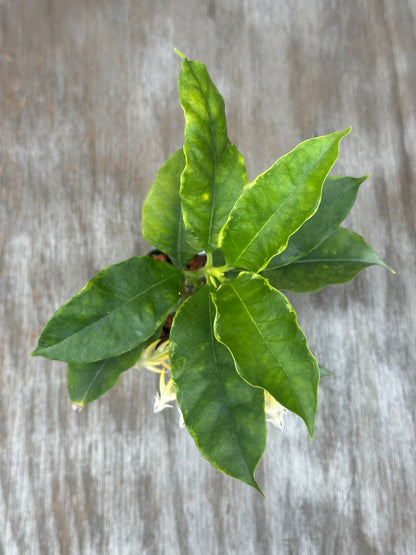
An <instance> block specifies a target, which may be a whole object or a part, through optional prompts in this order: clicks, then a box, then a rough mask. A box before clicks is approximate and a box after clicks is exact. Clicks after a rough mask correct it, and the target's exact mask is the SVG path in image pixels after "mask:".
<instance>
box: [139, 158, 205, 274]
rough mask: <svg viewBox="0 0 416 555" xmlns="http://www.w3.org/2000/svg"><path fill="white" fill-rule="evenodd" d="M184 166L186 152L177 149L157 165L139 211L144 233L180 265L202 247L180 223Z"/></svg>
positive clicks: (181, 266) (183, 266) (181, 222)
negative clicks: (154, 175) (180, 190)
mask: <svg viewBox="0 0 416 555" xmlns="http://www.w3.org/2000/svg"><path fill="white" fill-rule="evenodd" d="M184 167H185V155H184V153H183V150H182V149H180V150H178V151H176V152H175V153H174V154H172V156H171V157H170V158H169V159H168V160H167V161H166V162H165V163H164V164H163V166H162V167H161V168H160V170H159V172H158V174H157V175H156V179H155V181H154V182H153V185H152V187H151V189H150V191H149V194H148V195H147V197H146V200H145V202H144V205H143V212H142V225H143V237H144V238H145V239H146V241H148V242H149V243H151V244H152V245H154V246H155V247H157V248H158V249H160V250H161V251H162V252H164V253H165V254H167V255H168V256H169V257H170V258H171V260H172V262H173V263H174V264H175V266H177V267H178V268H181V269H185V268H186V264H187V262H188V261H189V260H190V259H191V258H192V257H193V256H194V255H195V254H197V253H198V252H200V251H201V250H202V246H201V245H199V244H198V241H197V239H196V238H195V237H194V236H193V235H191V234H190V233H189V232H188V231H187V230H186V229H185V225H184V223H183V218H182V209H181V199H180V196H179V187H180V183H181V174H182V171H183V169H184Z"/></svg>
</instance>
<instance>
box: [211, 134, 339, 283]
mask: <svg viewBox="0 0 416 555" xmlns="http://www.w3.org/2000/svg"><path fill="white" fill-rule="evenodd" d="M349 131H350V130H349V129H347V130H345V131H340V132H338V133H332V134H331V135H325V136H323V137H316V138H314V139H309V140H308V141H305V142H303V143H300V144H299V145H298V146H297V147H296V148H294V149H293V150H292V151H291V152H289V153H288V154H286V155H285V156H283V157H282V158H280V159H279V160H277V162H276V163H275V164H274V165H273V166H272V167H271V168H270V169H268V170H267V171H266V172H264V173H263V174H261V175H259V176H258V177H257V178H256V179H255V180H254V182H253V183H252V184H250V186H249V187H247V188H246V189H245V190H244V192H243V194H242V195H241V196H240V198H239V199H238V201H237V202H236V204H235V206H234V208H233V210H232V211H231V213H230V217H229V219H228V221H227V223H226V224H225V226H224V228H223V229H222V230H221V234H220V247H221V249H222V250H223V252H224V255H225V259H226V261H227V264H228V266H229V267H230V268H244V269H246V270H252V271H253V272H258V271H260V270H262V269H263V268H265V267H266V266H267V264H268V263H269V261H270V259H271V258H272V257H273V256H275V255H277V254H279V253H280V252H281V251H283V250H284V249H285V247H286V245H287V242H288V240H289V237H290V236H291V235H292V234H293V233H294V232H295V231H296V230H297V229H298V228H299V227H300V226H301V225H302V224H303V223H304V222H305V221H306V220H307V219H308V218H310V217H311V216H312V215H313V214H314V212H315V211H316V210H317V208H318V206H319V203H320V200H321V193H322V185H323V182H324V180H325V178H326V176H327V174H328V172H329V170H330V169H331V167H332V166H333V164H334V163H335V160H336V159H337V157H338V151H339V142H340V140H341V139H342V137H344V136H345V135H346V134H347V133H349Z"/></svg>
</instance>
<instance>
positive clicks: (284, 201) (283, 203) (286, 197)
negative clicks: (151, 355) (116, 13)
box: [235, 147, 329, 264]
mask: <svg viewBox="0 0 416 555" xmlns="http://www.w3.org/2000/svg"><path fill="white" fill-rule="evenodd" d="M295 148H296V147H295ZM328 150H329V149H327V151H326V152H328ZM286 156H287V154H286ZM286 156H284V157H283V159H284V158H285V157H286ZM318 165H319V162H315V163H314V164H312V167H310V169H309V171H308V173H306V172H304V173H303V174H302V176H301V178H299V179H298V181H299V180H300V179H303V178H304V177H305V176H307V175H309V174H311V173H312V172H313V170H314V169H315V168H316V167H317V166H318ZM289 170H290V168H289ZM265 173H266V172H265ZM328 173H329V170H328V171H327V172H326V175H328ZM261 175H264V174H261ZM326 175H325V176H324V178H323V180H322V185H323V183H324V181H325V178H326ZM258 177H260V176H258ZM257 179H258V178H257ZM255 182H256V180H255V181H254V182H253V186H254V185H255ZM299 187H300V185H298V186H295V187H294V188H293V189H292V190H291V191H289V193H288V194H287V195H286V196H285V197H284V198H283V201H282V202H281V203H280V205H279V207H278V208H277V210H276V211H275V212H273V214H272V215H271V216H270V217H269V218H268V219H267V220H266V221H265V222H264V224H263V225H262V226H261V228H260V229H259V231H258V232H257V233H256V234H255V235H254V237H252V238H251V240H250V241H249V242H248V244H247V245H246V246H245V247H244V249H243V250H242V251H241V253H240V254H239V256H238V258H237V260H236V261H235V264H236V263H237V262H238V261H239V260H240V259H241V257H242V255H243V254H244V253H245V252H246V251H247V249H248V248H249V247H250V246H251V245H252V243H253V241H255V239H256V238H257V237H258V235H260V233H261V232H262V231H263V229H264V227H265V226H266V225H267V224H268V223H269V222H270V220H271V219H272V218H274V217H275V216H276V215H277V214H278V213H279V212H280V210H281V209H282V208H283V207H284V205H285V204H286V201H287V200H288V199H289V198H290V197H291V196H292V195H293V194H295V192H296V191H297V190H298V188H299ZM321 197H322V187H321V194H320V196H319V199H320V198H321ZM319 199H318V200H319ZM318 206H319V202H318V204H317V206H316V208H315V210H314V212H312V214H311V215H310V216H309V217H308V218H306V220H304V221H303V222H302V223H301V224H300V225H299V226H298V227H297V228H296V229H295V230H294V231H293V233H295V232H296V231H297V230H298V229H299V228H300V227H302V225H303V224H304V223H305V222H306V221H307V220H309V218H311V217H312V216H313V214H314V213H315V212H316V210H317V208H318ZM293 233H292V234H291V235H293ZM291 235H289V237H288V238H287V241H286V245H287V244H288V242H289V238H290V237H291ZM286 245H283V246H286ZM280 252H282V251H280ZM275 256H276V255H275Z"/></svg>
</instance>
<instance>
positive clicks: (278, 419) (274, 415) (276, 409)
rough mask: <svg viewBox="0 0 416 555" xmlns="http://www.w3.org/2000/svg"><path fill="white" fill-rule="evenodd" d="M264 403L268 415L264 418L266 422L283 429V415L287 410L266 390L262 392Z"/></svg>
mask: <svg viewBox="0 0 416 555" xmlns="http://www.w3.org/2000/svg"><path fill="white" fill-rule="evenodd" d="M264 405H265V407H264V408H265V412H266V417H267V416H268V418H266V420H267V422H271V423H272V424H273V426H276V428H280V429H281V430H283V415H284V414H285V413H286V412H287V409H285V407H284V406H283V405H281V404H280V403H278V402H277V401H276V399H275V398H274V397H272V396H271V395H270V393H269V392H267V391H265V392H264Z"/></svg>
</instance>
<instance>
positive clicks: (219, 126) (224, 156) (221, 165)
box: [179, 58, 248, 252]
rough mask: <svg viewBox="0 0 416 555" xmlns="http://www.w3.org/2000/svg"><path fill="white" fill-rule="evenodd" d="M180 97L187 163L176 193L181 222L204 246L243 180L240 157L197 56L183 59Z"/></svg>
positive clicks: (212, 243) (208, 246) (214, 241)
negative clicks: (180, 201)
mask: <svg viewBox="0 0 416 555" xmlns="http://www.w3.org/2000/svg"><path fill="white" fill-rule="evenodd" d="M179 99H180V103H181V106H182V108H183V111H184V114H185V144H184V152H185V156H186V166H185V169H184V171H183V174H182V178H181V188H180V195H181V198H182V211H183V217H184V221H185V226H186V228H187V229H188V231H190V232H191V233H192V234H193V235H195V236H196V237H197V238H198V241H199V243H200V244H201V245H202V247H203V249H204V250H206V251H207V252H211V251H213V250H214V249H215V248H216V247H217V246H218V234H219V231H220V229H221V228H222V226H223V225H224V223H225V222H226V220H227V218H228V215H229V213H230V211H231V208H232V207H233V206H234V203H235V201H236V200H237V198H238V197H239V196H240V194H241V192H242V190H243V188H244V187H245V186H246V185H247V184H248V179H247V174H246V168H245V164H244V159H243V158H242V156H241V154H240V153H239V152H238V150H237V148H236V147H235V146H234V145H233V144H232V143H231V142H230V140H229V139H228V135H227V124H226V120H225V109H224V99H223V97H222V96H221V95H220V93H219V92H218V90H217V89H216V87H215V85H214V84H213V82H212V81H211V78H210V76H209V75H208V72H207V69H206V67H205V66H204V65H203V64H201V63H200V62H197V61H192V62H189V61H188V60H187V59H186V58H184V59H183V62H182V66H181V72H180V75H179Z"/></svg>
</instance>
